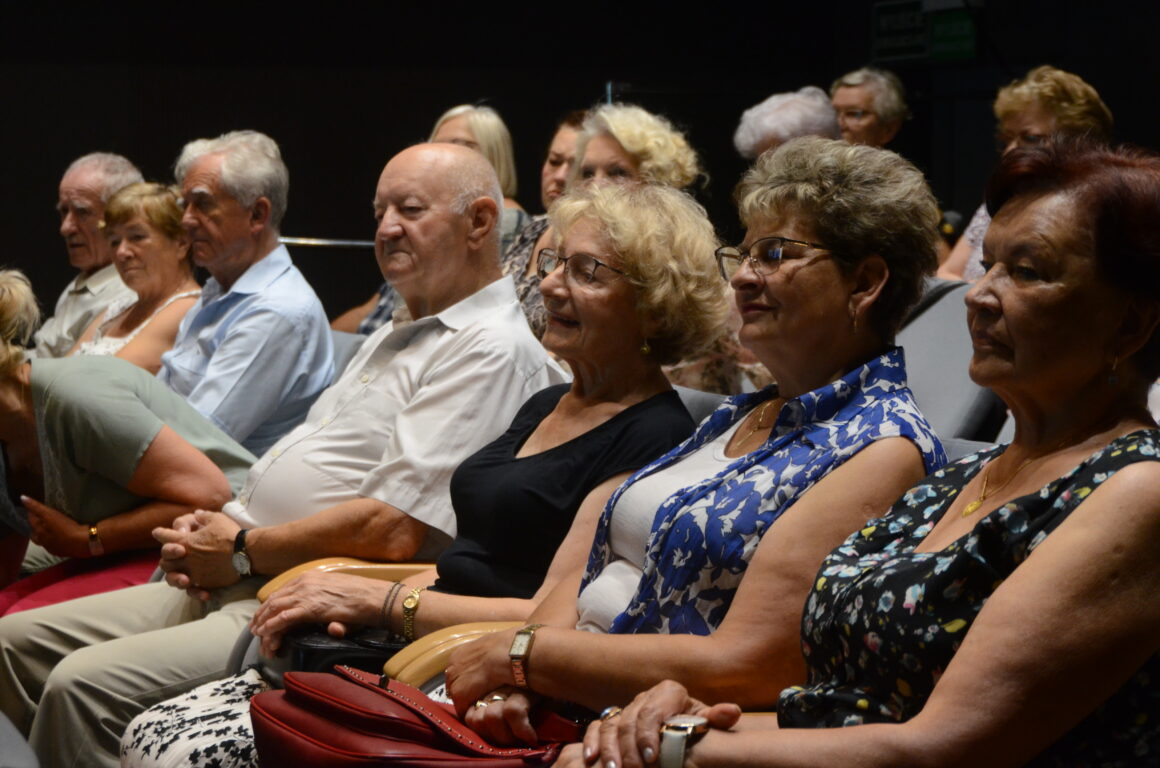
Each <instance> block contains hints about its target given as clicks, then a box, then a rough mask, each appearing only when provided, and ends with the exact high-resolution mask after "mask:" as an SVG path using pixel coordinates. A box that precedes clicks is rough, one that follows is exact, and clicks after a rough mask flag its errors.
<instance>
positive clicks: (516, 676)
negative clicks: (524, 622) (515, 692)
mask: <svg viewBox="0 0 1160 768" xmlns="http://www.w3.org/2000/svg"><path fill="white" fill-rule="evenodd" d="M542 626H544V625H543V624H529V625H528V626H526V627H524V628H523V629H521V630H520V631H519V632H516V636H515V638H514V639H513V640H512V647H511V649H510V650H509V651H508V658H510V659H511V661H512V679H513V680H515V682H516V686H517V687H519V688H527V687H528V655H529V654H531V652H532V643H533V642H534V641H535V639H536V630H537V629H539V628H540V627H542Z"/></svg>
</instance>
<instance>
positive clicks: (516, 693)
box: [463, 685, 540, 747]
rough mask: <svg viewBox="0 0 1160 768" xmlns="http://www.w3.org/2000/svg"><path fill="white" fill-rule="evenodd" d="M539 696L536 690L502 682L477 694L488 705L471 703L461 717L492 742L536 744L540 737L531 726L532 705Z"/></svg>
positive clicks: (504, 744) (497, 743)
mask: <svg viewBox="0 0 1160 768" xmlns="http://www.w3.org/2000/svg"><path fill="white" fill-rule="evenodd" d="M539 700H540V695H539V694H537V693H533V692H531V691H529V690H526V689H520V688H513V687H512V686H510V685H505V686H503V687H502V688H497V689H496V690H494V691H492V692H491V693H488V694H486V695H484V696H482V697H481V698H480V702H486V704H487V706H485V707H481V706H477V705H476V704H474V703H473V704H472V705H471V708H470V709H468V710H467V714H465V715H464V716H463V720H464V722H465V723H467V725H468V727H469V728H471V729H472V730H473V731H475V732H476V733H478V734H479V735H480V736H482V737H483V738H485V739H486V740H487V741H488V742H489V743H491V744H496V745H498V746H504V747H506V746H512V745H517V744H518V745H535V744H538V743H539V737H538V736H537V735H536V729H535V728H533V727H532V707H534V706H535V705H536V703H537V702H539Z"/></svg>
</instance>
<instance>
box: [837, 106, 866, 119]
mask: <svg viewBox="0 0 1160 768" xmlns="http://www.w3.org/2000/svg"><path fill="white" fill-rule="evenodd" d="M873 114H874V113H873V112H871V111H870V110H868V109H839V110H838V119H839V120H841V119H842V118H845V119H847V120H865V119H866V118H867V117H870V116H871V115H873Z"/></svg>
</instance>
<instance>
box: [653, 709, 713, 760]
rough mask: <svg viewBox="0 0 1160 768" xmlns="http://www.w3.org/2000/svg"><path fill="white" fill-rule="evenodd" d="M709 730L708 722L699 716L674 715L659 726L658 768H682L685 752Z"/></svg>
mask: <svg viewBox="0 0 1160 768" xmlns="http://www.w3.org/2000/svg"><path fill="white" fill-rule="evenodd" d="M708 730H709V721H708V720H706V719H705V718H703V717H701V716H700V715H674V716H673V717H670V718H669V719H668V720H665V724H664V725H662V726H661V759H660V768H682V766H684V764H685V750H686V749H688V748H689V745H690V744H691V743H693V742H695V741H696V740H697V739H699V738H701V737H702V736H704V735H705V733H706V732H707V731H708Z"/></svg>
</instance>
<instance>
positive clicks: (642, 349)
mask: <svg viewBox="0 0 1160 768" xmlns="http://www.w3.org/2000/svg"><path fill="white" fill-rule="evenodd" d="M651 352H652V347H650V346H649V345H648V339H645V340H644V344H641V345H640V353H641V354H642V355H644V356H645V357H648V355H649V353H651Z"/></svg>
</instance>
